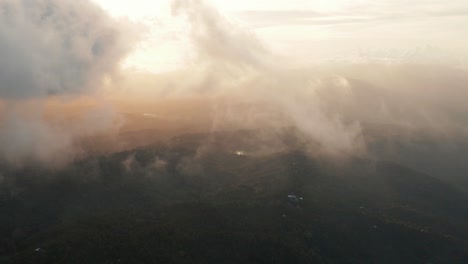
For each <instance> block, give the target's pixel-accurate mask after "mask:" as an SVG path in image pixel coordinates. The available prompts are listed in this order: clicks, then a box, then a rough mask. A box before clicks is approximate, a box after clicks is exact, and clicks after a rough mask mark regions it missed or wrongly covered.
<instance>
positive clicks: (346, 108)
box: [0, 0, 468, 164]
mask: <svg viewBox="0 0 468 264" xmlns="http://www.w3.org/2000/svg"><path fill="white" fill-rule="evenodd" d="M171 11H172V15H173V16H174V17H176V19H179V20H180V21H182V22H181V23H183V24H184V25H185V26H186V27H185V28H186V29H187V30H186V31H183V32H182V33H183V34H185V35H184V37H185V38H187V41H188V43H189V44H188V46H190V47H191V50H192V53H193V56H191V57H190V60H189V61H187V63H186V64H185V65H184V66H183V67H182V68H179V69H176V70H172V71H170V72H165V73H152V72H142V71H138V70H134V69H130V68H122V67H121V63H122V62H123V60H124V59H125V58H126V57H127V56H128V55H129V54H131V52H132V50H133V49H135V48H136V47H137V45H136V44H137V43H138V42H137V40H138V38H137V34H135V32H137V31H141V32H144V31H145V30H146V29H144V28H143V27H144V26H143V25H137V24H135V23H133V22H129V21H128V20H123V19H117V18H115V17H111V16H110V15H108V14H107V13H106V12H105V11H104V10H102V9H100V8H99V7H98V6H97V5H95V4H94V3H91V2H89V1H79V2H72V1H56V0H34V1H28V2H27V3H26V2H25V1H15V0H7V1H3V2H2V3H1V4H0V21H1V22H2V23H0V56H1V57H2V60H1V62H0V97H1V104H2V105H1V107H2V109H1V118H2V119H1V120H2V121H1V130H0V149H1V153H0V155H1V156H2V157H3V158H4V159H6V160H8V161H9V162H11V163H13V164H22V163H24V162H25V161H28V160H34V161H38V162H42V163H45V164H48V163H55V162H59V163H66V162H67V161H70V160H73V159H74V158H77V157H81V156H83V155H86V152H87V147H84V146H83V145H80V144H82V142H83V141H82V140H83V138H88V139H89V138H93V140H95V141H96V140H99V137H97V136H98V135H101V136H102V135H104V136H103V137H104V138H106V140H108V141H109V140H110V141H112V142H113V143H112V145H114V146H120V147H121V148H131V147H132V146H136V145H137V144H136V143H135V144H134V145H132V143H131V142H130V143H129V142H125V143H122V142H119V141H120V140H122V137H119V134H123V132H125V133H128V132H135V131H138V130H148V131H149V132H148V133H152V132H151V131H153V130H154V131H159V132H158V133H156V132H154V135H153V136H152V137H151V135H150V136H149V138H148V140H146V141H147V142H154V141H157V140H158V139H163V138H167V137H168V136H176V135H179V134H183V133H190V132H192V131H197V132H216V131H225V130H234V131H235V130H256V131H259V132H258V133H257V137H258V138H255V137H254V138H253V139H252V142H257V143H258V144H259V145H260V144H261V145H262V146H263V147H264V146H270V147H271V148H270V150H271V151H274V148H275V147H278V149H281V147H282V144H283V143H282V139H281V138H282V137H283V136H284V134H285V133H286V132H287V133H294V136H295V137H297V138H298V139H299V140H300V141H301V142H304V143H303V144H304V145H305V146H306V148H307V151H309V152H310V153H311V154H313V155H322V154H323V155H326V156H329V157H343V156H349V155H351V156H353V155H366V153H367V144H368V142H367V141H368V138H366V130H368V129H369V127H370V126H372V127H375V126H380V127H384V128H383V129H381V130H380V131H379V132H378V133H377V134H376V132H375V131H377V130H373V133H374V134H373V137H376V136H377V137H379V136H385V137H387V136H388V134H389V133H390V131H389V130H388V129H387V128H388V127H391V128H392V129H394V130H395V131H398V132H399V133H400V134H398V133H397V134H398V135H397V136H401V134H404V135H405V137H410V138H417V137H418V136H420V135H421V133H423V134H424V135H426V134H430V135H433V136H437V137H448V138H452V137H458V138H459V137H466V133H467V125H468V119H467V118H466V116H467V114H468V106H467V105H466V104H465V102H464V99H466V98H468V88H467V86H466V83H468V82H467V81H468V73H467V71H466V69H465V68H463V67H460V65H459V64H457V63H453V64H452V63H448V62H451V61H453V60H431V59H430V58H432V57H433V56H431V53H432V52H435V51H434V50H433V49H423V50H421V52H420V53H418V54H417V56H409V57H410V58H411V59H408V60H405V59H401V58H406V57H408V56H406V55H405V56H403V57H402V56H401V53H397V54H393V53H391V52H390V53H385V52H384V53H378V54H379V55H378V56H377V57H379V58H377V59H376V56H370V57H368V58H367V59H366V57H361V58H360V59H359V60H349V59H348V58H343V60H332V61H327V62H323V61H321V62H317V61H311V62H310V63H309V64H307V65H305V64H304V63H301V64H295V62H294V60H292V59H290V58H289V57H287V56H285V55H284V54H281V55H278V54H275V52H273V51H272V49H270V48H269V45H268V43H265V42H263V41H262V39H261V38H260V37H259V36H257V35H256V34H255V32H254V31H251V30H249V29H246V28H245V27H242V26H240V25H238V24H236V23H235V22H233V21H231V20H230V19H228V18H227V17H225V16H224V15H223V14H222V13H220V12H219V11H218V10H217V9H216V8H214V7H212V6H211V5H209V4H208V3H206V2H205V1H197V0H191V1H173V2H172V6H171ZM182 33H181V34H182ZM143 35H144V34H143ZM305 48H306V47H304V49H305ZM308 48H310V49H314V47H308ZM421 53H422V54H421ZM383 57H385V58H383ZM392 57H393V59H392ZM421 58H422V59H421ZM428 58H429V59H428ZM155 59H157V58H155ZM441 61H442V62H443V63H441ZM68 104H70V105H75V106H76V107H75V108H73V107H67V106H66V105H68ZM119 131H120V132H119ZM162 131H163V132H162ZM164 131H166V132H164ZM403 132H404V133H403ZM405 133H406V134H405ZM162 134H164V137H163V136H161V135H162ZM390 134H391V133H390ZM146 137H148V135H146ZM132 140H134V138H133V139H132ZM95 141H93V142H95ZM130 141H131V140H130ZM143 141H144V140H143ZM146 141H145V142H146ZM145 142H139V144H140V143H145ZM97 145H99V144H97ZM259 148H260V146H259ZM115 149H116V150H117V149H119V147H116V148H115ZM272 149H273V150H272Z"/></svg>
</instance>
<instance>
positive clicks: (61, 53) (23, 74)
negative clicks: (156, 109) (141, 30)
mask: <svg viewBox="0 0 468 264" xmlns="http://www.w3.org/2000/svg"><path fill="white" fill-rule="evenodd" d="M133 33H134V31H133V26H132V25H130V23H126V22H124V21H117V20H114V19H112V18H111V17H109V16H108V15H107V14H106V13H105V12H104V11H103V10H101V9H100V8H99V7H97V6H96V5H95V4H93V3H91V2H90V1H87V0H85V1H62V0H31V1H17V0H4V1H1V2H0V58H1V60H0V100H1V101H2V102H3V103H4V104H5V105H6V107H5V109H3V111H2V114H3V116H4V119H3V120H2V123H1V131H0V156H1V157H2V158H4V159H6V160H7V161H9V162H10V163H13V164H16V165H21V164H22V163H24V162H28V161H34V162H40V163H44V164H59V163H65V162H67V161H69V160H71V159H73V157H75V156H76V155H77V154H78V152H79V151H80V150H79V149H77V148H76V146H75V142H76V141H77V140H78V139H79V138H80V137H84V136H92V135H94V134H96V133H100V132H102V131H105V130H106V129H109V128H112V127H114V125H115V121H116V120H117V119H116V116H115V114H114V113H113V111H112V109H111V107H108V106H106V105H104V106H102V107H100V108H92V109H88V110H86V111H85V112H86V113H87V114H85V115H84V116H83V117H82V118H80V119H78V120H75V122H74V123H73V124H70V123H71V122H68V125H69V127H67V128H65V127H64V126H63V125H61V124H54V122H51V120H48V119H47V117H46V114H47V113H46V111H45V110H44V109H45V108H46V105H47V100H48V99H49V98H51V97H52V96H53V97H54V98H58V99H59V100H60V99H64V98H67V99H65V100H68V101H69V102H70V103H71V102H73V98H78V97H81V96H83V95H89V94H94V93H95V92H96V91H97V90H99V89H100V88H101V86H102V84H103V80H104V79H105V78H107V79H112V78H113V77H114V75H115V74H116V73H117V71H118V69H119V64H120V61H121V60H122V59H123V58H124V57H125V56H126V55H127V53H128V52H129V51H130V50H131V48H132V47H133V44H134V43H135V41H136V38H135V36H136V35H135V34H133ZM29 102H34V103H33V104H34V107H28V104H29ZM60 110H61V109H60V107H58V108H57V109H55V111H60Z"/></svg>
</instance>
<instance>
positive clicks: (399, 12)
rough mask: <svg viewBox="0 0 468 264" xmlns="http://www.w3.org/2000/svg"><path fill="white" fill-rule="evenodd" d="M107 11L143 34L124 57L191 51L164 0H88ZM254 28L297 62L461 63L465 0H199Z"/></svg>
mask: <svg viewBox="0 0 468 264" xmlns="http://www.w3.org/2000/svg"><path fill="white" fill-rule="evenodd" d="M94 1H96V2H97V3H98V4H99V5H101V6H102V7H103V8H104V9H106V10H107V11H108V12H109V13H111V14H112V15H113V16H114V17H128V18H130V19H131V20H132V21H134V22H136V23H140V24H144V25H145V28H146V31H145V32H146V33H145V35H144V36H143V41H142V42H141V43H140V45H139V47H138V48H137V49H136V50H135V52H134V53H133V54H132V55H131V56H130V57H129V59H128V60H127V61H126V63H125V65H126V66H127V67H135V68H138V69H146V70H150V71H167V70H171V69H174V68H177V67H179V66H180V65H184V63H186V61H187V60H189V59H190V57H191V56H192V51H191V47H190V46H189V44H188V41H187V40H186V39H185V37H184V36H185V35H186V34H184V32H185V31H187V30H188V29H187V28H188V26H187V25H186V24H184V22H183V21H182V19H180V18H176V17H173V16H172V15H171V11H170V2H171V1H167V0H159V1H158V0H133V1H115V0H94ZM205 2H208V3H211V4H212V5H214V6H215V7H216V8H217V9H218V10H219V11H220V13H221V14H222V15H223V16H226V17H227V18H229V19H230V20H231V21H232V22H233V23H235V24H238V25H240V26H242V27H244V28H245V29H247V30H251V31H252V32H254V33H255V34H256V35H257V36H258V37H259V38H260V39H261V40H262V41H263V42H265V43H266V46H268V47H269V48H271V49H272V50H273V51H274V52H275V53H277V54H281V55H287V56H288V57H290V58H291V59H294V58H296V59H298V60H299V61H300V62H303V63H314V62H317V61H323V60H335V61H336V60H338V61H349V60H351V61H356V60H363V59H364V60H381V61H386V62H391V61H401V60H404V61H409V62H417V63H419V62H422V63H458V64H465V61H466V56H467V55H466V54H468V45H467V43H468V27H467V26H466V25H468V1H465V0H452V1H442V0H415V1H402V0H373V1H369V0H327V1H313V0H276V1H273V0H269V1H264V0H259V1H248V0H237V1H222V0H211V1H208V0H207V1H205Z"/></svg>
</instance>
